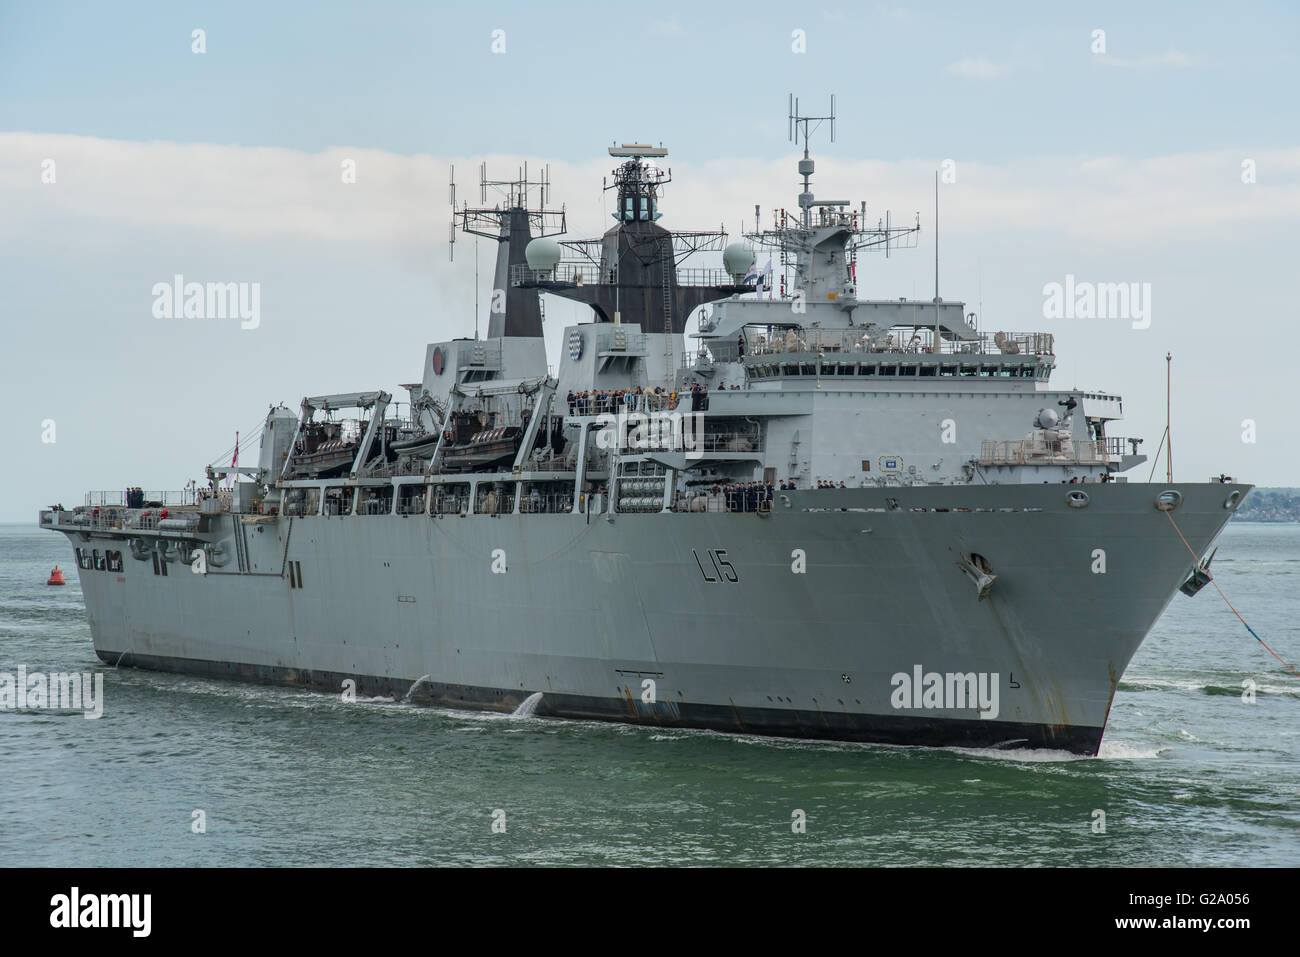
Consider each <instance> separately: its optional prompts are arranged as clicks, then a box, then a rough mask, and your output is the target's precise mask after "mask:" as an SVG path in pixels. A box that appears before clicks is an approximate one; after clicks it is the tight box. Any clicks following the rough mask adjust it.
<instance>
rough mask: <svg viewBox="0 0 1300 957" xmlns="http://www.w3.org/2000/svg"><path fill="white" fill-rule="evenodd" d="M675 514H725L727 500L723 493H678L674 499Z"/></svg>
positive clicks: (673, 508)
mask: <svg viewBox="0 0 1300 957" xmlns="http://www.w3.org/2000/svg"><path fill="white" fill-rule="evenodd" d="M672 510H673V511H674V512H725V511H727V500H726V499H725V498H723V496H722V494H721V493H718V494H714V493H713V492H705V491H693V492H678V493H677V494H676V495H675V496H674V497H673V504H672Z"/></svg>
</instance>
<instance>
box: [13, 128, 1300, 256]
mask: <svg viewBox="0 0 1300 957" xmlns="http://www.w3.org/2000/svg"><path fill="white" fill-rule="evenodd" d="M1247 156H1249V157H1250V158H1251V159H1253V160H1254V161H1255V162H1256V164H1257V167H1258V169H1259V171H1260V173H1259V182H1258V183H1257V184H1253V185H1249V186H1247V185H1243V184H1242V183H1241V180H1240V171H1241V162H1242V160H1243V159H1244V158H1246V157H1247ZM46 158H51V159H54V160H55V161H56V164H57V167H56V169H57V183H56V184H54V185H44V184H42V183H41V168H42V167H41V163H42V161H43V160H44V159H46ZM345 159H351V160H354V161H355V162H356V178H357V182H356V184H355V185H348V184H344V183H343V182H342V177H341V164H342V162H343V161H344V160H345ZM539 159H540V158H539V157H516V156H488V157H451V156H429V155H426V154H420V155H415V156H405V155H399V154H394V153H387V152H383V151H380V150H368V149H359V148H354V147H331V148H330V149H327V150H325V151H323V152H321V153H304V152H299V151H296V150H289V149H267V148H247V147H237V146H221V145H213V144H201V143H200V144H177V143H167V142H148V143H139V142H129V141H122V140H106V139H99V138H95V137H85V136H64V135H47V134H33V133H0V195H3V196H4V201H3V205H4V207H5V216H4V217H0V239H16V240H21V239H22V237H24V236H30V235H33V234H39V233H42V232H43V231H44V230H45V229H46V224H48V223H50V222H52V221H59V222H63V223H66V224H70V225H71V226H73V227H74V228H76V229H78V230H81V229H86V228H89V227H91V226H94V225H96V224H104V225H107V226H110V227H111V228H113V229H134V228H138V229H144V230H149V231H151V232H154V233H158V234H173V235H177V236H188V237H196V236H197V237H202V238H204V239H205V240H208V241H211V242H213V243H214V244H221V243H224V242H228V241H231V240H250V241H252V240H259V241H272V242H279V241H283V240H305V241H312V242H325V243H334V244H338V245H341V246H342V245H350V244H362V245H371V246H375V247H377V248H380V247H382V248H403V247H413V246H415V245H419V246H421V247H423V246H427V244H429V243H430V242H437V243H445V237H446V229H447V223H448V222H449V220H450V218H451V215H450V209H449V207H448V205H447V176H448V167H449V165H450V164H451V163H455V164H456V167H457V169H458V170H460V171H461V172H460V180H461V182H460V183H459V184H458V186H459V189H460V195H461V197H462V198H470V199H473V200H477V197H478V190H477V186H478V184H477V170H478V165H479V163H480V162H481V161H486V163H487V165H488V170H489V173H492V172H494V171H496V173H497V174H498V175H505V173H504V172H502V171H513V170H515V169H517V168H519V166H520V165H521V164H522V162H523V161H524V160H529V161H530V162H533V163H535V162H537V161H538V160H539ZM817 162H818V170H817V174H818V179H817V182H818V187H819V190H820V191H824V192H825V193H826V194H828V195H829V194H834V195H836V196H841V195H843V196H844V197H845V198H849V199H851V200H852V201H853V202H854V204H855V205H856V203H857V201H858V200H863V199H865V200H866V201H867V202H868V214H869V216H871V217H873V218H874V217H875V216H876V215H879V214H880V213H882V212H883V210H884V208H885V207H886V206H889V207H892V208H893V210H894V211H895V219H896V220H897V219H899V218H906V219H908V220H910V219H911V212H912V211H914V210H929V209H930V208H931V204H932V199H931V193H930V190H931V184H932V182H933V179H932V177H933V170H934V168H935V166H936V165H937V162H938V161H937V160H934V159H928V160H916V161H897V162H890V163H885V162H868V161H853V160H849V159H844V158H841V157H837V156H835V155H834V154H832V153H830V151H829V150H828V151H826V152H824V153H822V154H821V155H819V156H818V157H817ZM793 163H794V159H793V158H788V159H781V160H778V161H771V162H767V161H758V160H753V159H743V158H742V159H717V160H711V161H689V162H683V161H681V160H678V161H677V162H676V163H674V172H675V177H674V182H673V183H672V184H670V185H669V186H668V187H667V192H666V195H665V197H664V201H663V209H664V212H665V214H666V217H667V219H666V223H667V224H668V225H671V226H672V227H673V228H689V227H693V226H694V227H699V228H706V227H708V226H710V225H712V224H716V223H719V222H725V223H726V224H727V225H728V227H729V228H731V229H733V230H735V229H736V228H738V227H739V223H740V218H741V217H742V216H743V217H745V219H746V220H747V221H749V220H752V218H753V207H754V203H755V202H757V203H760V204H761V205H762V207H763V209H764V211H765V212H764V216H765V217H768V216H770V210H771V209H772V208H773V207H774V206H782V205H784V206H786V207H788V208H795V197H794V196H793V195H792V193H791V190H790V185H789V184H790V181H791V178H792V173H793ZM606 167H607V162H606V161H605V160H603V159H601V158H593V159H592V161H591V162H589V163H581V164H578V163H552V164H551V178H552V183H553V187H554V188H553V196H554V199H555V202H556V203H557V204H558V203H566V204H567V206H568V211H569V232H570V235H592V236H596V235H599V234H600V233H602V232H604V230H605V229H606V228H608V223H609V217H608V214H607V210H606V209H605V208H604V206H603V205H602V204H603V203H607V202H608V197H606V196H604V195H603V194H601V193H600V191H599V190H598V189H597V188H596V184H598V183H599V181H600V178H601V176H602V175H606V174H607V173H608V170H607V168H606ZM957 174H958V180H957V183H956V184H954V185H953V186H951V187H945V198H944V210H945V220H946V223H945V232H949V231H956V232H960V231H962V230H969V231H971V232H981V231H985V230H989V229H994V228H1001V227H1007V228H1012V229H1046V230H1050V231H1052V232H1054V233H1057V234H1062V235H1066V236H1079V237H1085V238H1088V239H1096V240H1106V241H1108V242H1114V243H1119V244H1121V245H1122V244H1125V243H1136V242H1143V241H1146V240H1149V239H1150V238H1152V237H1162V238H1164V239H1166V240H1169V241H1173V242H1187V243H1192V242H1198V241H1201V240H1202V239H1203V238H1204V234H1203V233H1202V232H1199V231H1203V230H1207V229H1211V228H1213V229H1221V230H1225V231H1226V234H1225V235H1220V236H1219V239H1220V240H1221V239H1224V238H1226V236H1230V235H1231V233H1232V231H1233V230H1240V231H1241V233H1242V235H1246V234H1248V233H1249V231H1250V229H1251V228H1253V226H1255V225H1258V224H1260V223H1262V222H1266V221H1279V220H1285V219H1287V218H1294V217H1297V216H1300V148H1292V149H1274V150H1251V151H1240V152H1238V151H1217V152H1212V153H1187V154H1178V155H1172V156H1162V157H1149V158H1145V159H1134V158H1128V157H1116V156H1086V155H1084V156H1041V157H1034V158H1026V159H1023V160H1019V161H1016V162H1012V163H1004V164H999V165H989V164H982V163H976V162H971V161H966V160H963V159H961V158H958V159H957ZM491 203H492V199H491V197H490V198H489V205H491ZM1207 241H1208V240H1207Z"/></svg>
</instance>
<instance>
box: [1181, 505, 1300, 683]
mask: <svg viewBox="0 0 1300 957" xmlns="http://www.w3.org/2000/svg"><path fill="white" fill-rule="evenodd" d="M1165 517H1166V518H1168V519H1169V524H1170V525H1172V526H1173V527H1174V531H1175V532H1177V533H1178V537H1179V538H1181V539H1182V540H1183V544H1184V545H1186V546H1187V550H1188V551H1189V552H1191V553H1192V558H1193V559H1195V560H1196V567H1197V568H1202V567H1204V566H1202V565H1201V557H1200V556H1199V555H1197V554H1196V549H1194V548H1192V546H1191V544H1190V543H1189V542H1188V541H1187V538H1186V537H1185V536H1184V535H1183V532H1182V529H1180V528H1179V527H1178V523H1177V522H1175V521H1174V517H1173V516H1172V515H1170V514H1169V512H1165ZM1210 584H1211V585H1213V586H1214V590H1215V591H1217V592H1218V593H1219V597H1220V598H1222V599H1223V603H1224V604H1225V605H1227V606H1228V608H1230V609H1231V610H1232V613H1233V614H1234V615H1236V616H1237V620H1238V621H1240V622H1241V623H1242V624H1243V625H1245V626H1246V630H1247V631H1248V632H1250V634H1251V637H1253V638H1254V639H1255V640H1256V641H1258V642H1259V643H1260V644H1261V645H1263V646H1264V649H1265V650H1266V651H1267V652H1268V653H1269V654H1270V655H1272V656H1273V657H1274V658H1276V659H1277V660H1278V661H1280V662H1282V664H1283V666H1284V667H1285V668H1286V669H1287V670H1288V671H1290V672H1291V674H1293V675H1295V676H1296V677H1297V678H1300V671H1296V670H1295V669H1294V668H1292V667H1291V665H1290V663H1289V662H1287V661H1286V660H1285V659H1284V658H1283V657H1282V656H1281V655H1279V654H1278V653H1277V652H1276V651H1274V650H1273V649H1272V648H1269V646H1268V642H1266V641H1265V640H1264V639H1263V638H1261V637H1259V635H1257V634H1255V629H1254V628H1252V627H1250V625H1249V624H1247V623H1246V619H1245V618H1242V617H1241V612H1239V611H1237V609H1236V608H1233V606H1232V602H1230V601H1228V596H1227V595H1225V594H1224V593H1223V589H1222V588H1220V587H1219V583H1218V582H1216V581H1215V580H1214V579H1213V578H1211V579H1210Z"/></svg>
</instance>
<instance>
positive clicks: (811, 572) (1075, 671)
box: [40, 109, 1249, 753]
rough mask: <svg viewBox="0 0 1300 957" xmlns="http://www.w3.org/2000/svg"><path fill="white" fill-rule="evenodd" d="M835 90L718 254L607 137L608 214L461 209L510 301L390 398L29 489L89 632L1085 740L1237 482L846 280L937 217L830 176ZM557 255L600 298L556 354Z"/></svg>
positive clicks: (649, 715) (583, 696)
mask: <svg viewBox="0 0 1300 957" xmlns="http://www.w3.org/2000/svg"><path fill="white" fill-rule="evenodd" d="M832 113H833V111H832ZM819 119H821V118H817V117H805V116H801V115H799V114H798V111H797V110H795V109H792V111H791V126H792V131H798V132H800V133H801V134H802V141H803V146H804V150H803V157H802V158H801V159H800V160H799V161H798V167H797V168H798V173H799V176H800V178H801V180H802V183H801V192H800V194H799V195H798V203H797V206H798V208H797V211H786V210H783V209H779V208H778V209H776V210H775V211H773V212H772V213H771V214H770V226H769V227H768V228H766V229H761V228H759V224H758V223H756V225H755V229H754V231H753V232H751V233H750V235H749V237H748V239H749V242H750V244H752V245H747V244H743V243H733V244H732V245H730V246H727V247H726V248H725V250H724V254H723V263H724V266H723V268H722V269H721V270H703V269H701V270H691V269H686V268H679V264H680V262H681V260H682V259H683V258H684V257H685V255H687V254H689V253H690V252H692V251H702V250H717V249H721V248H722V247H723V244H724V243H725V238H726V237H725V234H724V233H723V232H722V231H721V230H717V231H701V232H687V233H672V232H670V231H669V230H668V229H666V228H665V227H663V226H661V225H659V223H658V219H659V217H660V215H661V213H662V211H661V210H660V208H659V200H660V196H661V191H660V190H661V187H662V184H663V183H664V182H666V181H667V175H668V174H667V172H666V171H664V170H662V169H661V168H660V167H659V166H658V165H657V161H658V160H660V159H662V157H663V156H664V155H665V153H666V151H664V150H663V148H662V147H651V146H649V145H647V144H624V145H622V146H619V147H615V148H613V149H611V150H610V152H611V153H612V154H613V155H615V156H616V157H618V158H619V160H620V165H619V168H618V170H616V172H615V177H614V187H613V188H614V189H616V190H617V203H616V206H615V209H616V212H615V213H614V217H615V219H616V224H615V226H614V227H613V228H612V229H611V230H610V231H609V232H607V233H606V234H605V235H604V236H602V237H600V239H599V240H566V239H559V240H556V239H553V238H547V237H545V236H542V235H540V233H542V232H545V231H546V228H545V224H546V222H547V220H546V219H545V217H540V216H537V215H535V213H536V210H535V211H534V214H533V215H530V214H529V207H528V203H527V201H526V192H527V190H526V189H525V188H523V187H520V188H518V189H513V190H511V201H510V202H509V203H507V205H506V207H505V209H504V210H497V211H494V215H492V216H489V215H488V212H487V211H486V208H485V209H484V210H481V211H479V212H477V213H473V214H471V213H470V212H469V211H468V209H466V210H464V211H462V213H461V218H462V225H464V226H469V225H473V223H474V221H475V220H474V217H484V218H485V219H480V220H478V222H479V223H480V224H481V223H482V222H484V221H489V228H488V230H487V231H488V232H489V234H491V235H493V236H494V237H495V238H497V239H498V240H499V242H500V251H499V255H498V267H497V277H498V278H497V281H498V282H503V281H506V280H508V283H509V285H508V289H509V294H508V295H507V296H506V297H505V298H504V306H505V308H504V314H503V315H501V316H499V317H498V316H497V315H494V316H493V317H492V318H491V319H490V321H489V325H488V335H487V337H486V338H484V339H478V338H474V339H465V340H453V341H450V342H442V343H435V344H433V345H430V346H429V347H428V350H427V351H426V360H425V365H424V370H423V376H422V379H421V382H420V383H419V384H418V385H411V386H409V387H408V388H409V389H410V390H411V397H412V400H411V411H410V415H409V416H407V417H402V416H399V415H397V414H396V412H395V411H392V409H393V406H392V404H391V396H390V395H389V394H388V393H387V392H384V391H382V390H378V389H372V390H369V391H361V392H355V393H349V394H341V395H327V396H316V397H309V398H306V399H304V400H303V402H302V404H301V407H300V409H299V410H298V411H297V413H295V412H294V411H292V410H289V409H285V408H283V407H279V408H276V409H273V410H272V411H271V413H270V414H269V415H268V418H267V424H266V428H265V430H264V436H263V442H262V453H261V458H260V460H259V462H258V465H257V466H256V467H247V468H243V469H231V468H212V469H210V473H209V474H210V476H211V479H212V482H211V485H210V488H209V489H207V490H205V492H206V494H204V495H202V496H200V497H198V498H196V499H194V500H190V501H186V500H181V501H177V502H175V503H173V502H168V501H167V500H166V498H165V497H163V496H147V497H146V499H147V501H146V502H145V503H143V504H140V503H139V502H134V503H133V505H132V506H131V507H128V506H127V505H126V504H125V503H121V504H119V503H117V502H112V501H110V500H109V499H108V498H107V497H104V496H102V495H101V496H100V497H99V498H98V499H93V500H89V501H88V503H87V505H86V506H83V507H80V508H78V509H76V510H74V511H72V512H61V511H52V510H50V511H43V512H42V513H41V516H40V521H41V524H42V525H44V526H46V527H50V528H55V529H57V530H59V531H62V532H64V533H66V534H67V535H68V536H69V538H70V539H71V540H72V541H73V543H74V545H75V547H76V549H77V557H78V566H79V570H80V575H81V579H82V584H83V589H84V591H85V595H86V601H87V610H88V613H89V615H90V620H91V630H92V635H93V636H94V640H95V647H96V650H97V653H98V654H99V655H100V657H101V658H102V659H103V660H105V661H110V662H115V663H121V664H127V665H138V666H141V667H149V668H158V669H163V670H173V671H184V672H196V673H203V674H212V675H220V676H230V677H239V678H245V679H252V680H261V681H277V682H293V683H303V684H308V685H312V686H316V687H322V688H333V689H337V688H338V687H339V686H340V684H341V683H342V682H344V681H347V680H352V681H355V682H356V684H357V687H358V688H359V689H360V690H362V691H363V692H365V693H371V694H395V695H406V694H408V693H410V694H411V696H412V697H413V698H415V699H417V700H428V701H432V702H437V703H442V704H449V705H456V706H460V705H464V706H478V707H489V708H495V709H508V708H514V707H515V706H517V705H518V704H519V703H520V702H521V701H522V700H524V699H525V698H527V697H528V696H530V695H534V694H536V693H541V695H542V697H541V700H540V703H539V704H538V707H537V713H538V714H543V715H554V716H559V717H583V718H599V719H613V720H624V721H632V722H638V723H647V724H661V725H669V726H682V727H702V728H717V729H723V730H735V731H747V732H756V733H765V734H783V735H795V736H806V737H827V738H841V739H849V740H864V741H887V742H895V743H914V744H969V745H995V746H1005V745H1015V746H1034V747H1056V748H1066V749H1070V750H1074V751H1080V752H1087V753H1091V752H1095V751H1096V749H1097V747H1098V745H1099V743H1100V740H1101V735H1102V732H1103V729H1104V727H1105V722H1106V716H1107V713H1108V710H1109V707H1110V702H1111V698H1112V696H1113V694H1114V691H1115V686H1116V683H1117V682H1118V680H1119V677H1120V675H1122V674H1123V671H1124V668H1125V666H1126V665H1127V663H1128V661H1129V659H1130V658H1131V657H1132V655H1133V653H1134V651H1135V650H1136V649H1137V647H1138V645H1139V644H1140V642H1141V641H1142V639H1143V638H1144V637H1145V635H1146V634H1147V632H1148V631H1149V629H1150V628H1151V626H1152V624H1153V623H1154V622H1155V620H1156V618H1157V617H1158V616H1159V615H1160V613H1161V612H1162V611H1163V609H1164V607H1165V606H1166V605H1167V603H1168V602H1169V601H1170V600H1171V599H1172V597H1173V596H1174V595H1175V594H1176V593H1177V591H1178V589H1179V586H1180V585H1182V584H1184V582H1187V581H1188V580H1189V578H1190V579H1196V578H1197V577H1198V575H1201V576H1203V575H1205V574H1206V573H1205V571H1204V569H1203V568H1201V567H1200V564H1201V563H1199V562H1197V561H1195V560H1194V559H1193V558H1192V556H1191V555H1190V554H1189V553H1188V551H1187V548H1186V546H1185V545H1184V544H1183V542H1182V541H1181V540H1180V538H1179V536H1178V534H1177V533H1176V532H1177V531H1181V533H1182V535H1183V536H1185V537H1186V539H1187V541H1188V542H1189V543H1191V545H1192V546H1193V547H1194V548H1195V549H1197V554H1203V553H1204V552H1205V550H1206V549H1207V548H1208V546H1209V545H1210V543H1211V542H1212V541H1213V539H1214V538H1215V537H1216V536H1217V534H1218V533H1219V531H1220V530H1221V529H1222V527H1223V525H1224V524H1225V523H1226V522H1227V520H1228V519H1229V518H1230V517H1231V514H1232V512H1233V510H1234V509H1235V508H1236V505H1237V504H1238V503H1239V502H1240V500H1241V497H1242V495H1243V494H1244V493H1245V492H1246V491H1247V490H1248V488H1249V486H1243V485H1238V484H1231V483H1222V482H1215V483H1199V484H1197V483H1176V484H1175V483H1172V482H1169V483H1163V484H1148V483H1139V482H1127V481H1125V478H1126V476H1125V475H1124V474H1123V473H1124V472H1125V471H1127V470H1128V469H1130V468H1132V467H1133V466H1134V465H1136V464H1138V463H1139V462H1141V461H1142V460H1143V458H1144V457H1143V456H1140V455H1138V454H1137V444H1136V440H1126V439H1124V438H1122V437H1120V436H1116V435H1113V434H1112V433H1111V426H1112V423H1115V422H1116V421H1118V420H1120V419H1121V418H1122V401H1121V399H1120V398H1119V397H1118V396H1115V395H1111V394H1107V393H1103V392H1097V391H1082V390H1076V389H1068V390H1066V389H1056V388H1053V386H1052V384H1051V373H1052V370H1053V368H1054V366H1055V355H1054V345H1053V338H1052V336H1051V334H1050V333H1046V332H1017V331H1012V330H1002V329H999V330H996V331H992V332H989V331H982V330H980V329H979V328H977V326H976V324H975V322H974V319H973V316H970V315H968V314H967V313H966V311H965V306H964V305H963V304H962V303H960V302H946V301H941V300H940V299H938V297H937V296H936V297H935V299H933V300H930V301H922V300H908V299H879V298H861V297H859V287H860V279H859V275H858V257H859V254H860V253H862V252H865V251H868V250H873V249H877V250H889V249H891V248H898V247H899V246H903V245H907V244H909V243H910V242H912V241H914V239H915V236H916V234H917V232H918V230H919V227H918V226H908V227H898V226H894V225H892V222H891V221H890V220H888V219H885V220H882V221H879V222H877V223H876V224H874V225H868V224H867V223H866V208H865V204H864V205H862V206H860V207H859V208H858V209H857V210H854V209H853V208H852V206H851V204H850V203H849V202H848V201H842V200H818V199H817V198H816V197H815V196H814V195H813V192H812V188H813V182H812V178H813V176H814V173H815V165H814V161H813V159H812V157H811V155H810V152H809V147H808V134H809V132H810V130H811V129H812V128H814V126H815V123H816V122H817V121H818V120H819ZM484 179H485V180H486V177H484ZM522 182H524V183H526V182H527V180H526V176H524V177H523V178H522ZM540 208H541V207H539V208H538V209H539V210H540ZM551 225H552V226H558V227H561V228H562V226H563V223H562V222H561V221H560V220H559V219H558V218H557V219H553V220H551ZM534 233H537V234H538V235H535V234H534ZM521 247H522V248H521ZM755 248H760V249H762V248H766V249H770V250H772V253H773V255H774V256H776V257H779V259H780V264H781V276H780V278H779V279H778V278H777V277H776V276H775V275H774V274H773V273H769V272H768V270H766V269H762V270H760V269H759V268H758V266H757V260H756V256H755V253H754V249H755ZM769 277H770V278H769ZM539 291H541V292H545V293H549V294H555V295H560V296H564V297H567V298H570V299H574V300H577V301H580V302H584V303H586V304H588V305H590V306H591V308H592V310H593V317H592V321H590V322H586V323H578V324H575V325H573V326H570V327H569V328H567V329H566V330H565V332H564V337H563V343H564V349H563V352H562V354H561V355H560V356H559V357H558V361H557V364H556V366H555V369H554V372H552V370H551V369H549V368H548V366H547V360H546V356H545V350H544V348H542V349H541V351H540V353H539V351H538V347H539V346H541V344H542V343H543V341H544V340H543V339H542V338H541V321H542V316H543V313H542V311H541V308H540V306H538V305H537V296H538V292H539ZM512 297H513V298H512ZM496 298H497V297H496V296H494V300H495V299H496ZM498 305H500V304H498ZM534 307H536V310H535V311H534ZM700 307H703V308H702V309H700V313H701V318H700V321H699V323H698V332H697V333H696V334H695V336H694V339H693V344H692V345H691V346H689V347H688V346H687V345H686V338H685V336H684V333H685V331H686V329H688V328H689V325H688V318H689V317H690V315H691V314H692V313H693V312H694V311H695V310H697V309H699V308H700ZM494 308H495V307H494ZM232 472H234V473H239V474H240V477H241V480H240V481H238V482H236V483H235V485H234V487H233V489H232V490H230V491H222V490H220V488H219V486H218V484H217V480H218V479H219V478H220V477H221V476H222V475H226V474H230V473H232ZM1171 519H1172V520H1173V521H1172V522H1171V521H1170V520H1171ZM1099 552H1100V553H1101V554H1102V555H1103V559H1102V561H1101V563H1100V570H1099V565H1098V553H1099ZM124 555H125V556H127V557H126V558H125V559H124V558H123V556H124ZM181 571H183V572H184V574H178V572H181Z"/></svg>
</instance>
